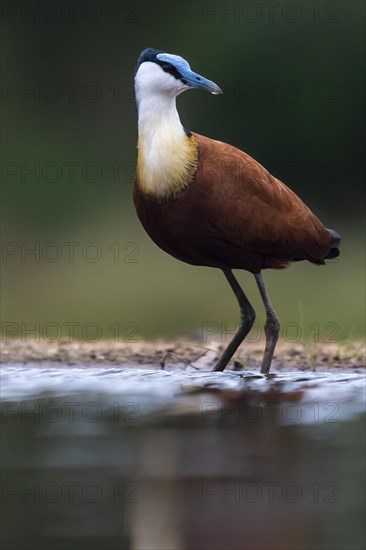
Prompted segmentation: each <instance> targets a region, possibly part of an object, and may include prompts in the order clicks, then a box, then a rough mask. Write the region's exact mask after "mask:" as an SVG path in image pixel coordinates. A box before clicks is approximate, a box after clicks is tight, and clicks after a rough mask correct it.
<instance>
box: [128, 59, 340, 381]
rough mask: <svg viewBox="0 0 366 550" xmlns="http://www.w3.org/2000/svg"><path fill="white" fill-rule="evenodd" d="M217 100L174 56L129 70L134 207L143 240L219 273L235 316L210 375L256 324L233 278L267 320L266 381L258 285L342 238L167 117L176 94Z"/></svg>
mask: <svg viewBox="0 0 366 550" xmlns="http://www.w3.org/2000/svg"><path fill="white" fill-rule="evenodd" d="M190 89H199V90H204V91H206V92H210V93H211V94H215V95H216V94H221V93H223V92H222V90H221V88H220V87H219V86H218V85H217V84H215V83H214V82H213V81H211V80H208V79H207V78H205V77H203V76H201V75H200V74H197V73H195V72H194V71H193V70H192V69H191V67H190V65H189V63H188V61H186V60H185V59H184V58H183V57H181V56H179V55H175V54H170V53H167V52H164V51H163V50H158V49H154V48H147V49H145V50H144V51H142V53H141V54H140V56H139V58H138V61H137V66H136V70H135V78H134V90H135V102H136V107H137V115H138V143H137V166H136V177H135V181H134V185H133V200H134V206H135V210H136V213H137V216H138V218H139V220H140V222H141V224H142V226H143V227H144V229H145V231H146V232H147V234H148V235H149V236H150V238H151V239H152V240H153V241H154V242H155V243H156V245H158V246H159V247H160V248H161V249H162V250H164V251H165V252H167V253H168V254H170V255H171V256H173V257H174V258H176V259H178V260H181V261H183V262H186V263H188V264H190V265H194V266H206V267H212V268H217V269H220V270H221V271H222V272H223V274H224V276H225V277H226V279H227V281H228V283H229V285H230V287H231V289H232V291H233V293H234V295H235V297H236V300H237V302H238V304H239V309H240V323H239V328H238V330H237V332H236V333H235V335H234V336H233V338H232V340H231V341H230V342H229V344H228V346H227V347H226V349H225V350H224V351H223V353H222V355H221V356H220V357H219V358H218V360H217V362H216V363H215V365H214V367H213V369H212V370H213V371H215V372H219V371H224V369H225V368H226V366H227V365H228V363H229V362H230V361H231V359H232V358H233V356H234V354H235V352H236V351H237V349H238V347H239V346H240V344H241V343H242V342H243V340H244V339H245V337H246V336H247V334H248V333H249V331H250V330H251V328H252V326H253V323H254V321H255V316H256V313H255V310H254V308H253V306H252V305H251V303H250V301H249V300H248V298H247V296H246V295H245V293H244V291H243V289H242V287H241V286H240V285H239V283H238V281H237V279H236V277H235V275H234V274H233V270H234V269H237V270H245V271H248V272H250V273H251V274H252V275H253V276H254V278H255V281H256V284H257V286H258V290H259V294H260V296H261V298H262V301H263V304H264V309H265V313H266V321H265V325H264V333H265V339H266V343H265V349H264V353H263V359H262V363H261V369H260V372H261V373H262V374H268V373H269V371H270V367H271V363H272V359H273V354H274V351H275V347H276V344H277V340H278V337H279V331H280V324H279V320H278V318H277V315H276V313H275V311H274V308H273V306H272V303H271V301H270V298H269V294H268V292H267V288H266V286H265V284H264V281H263V277H262V270H264V269H283V268H285V267H287V266H289V265H290V264H291V262H298V261H301V260H307V261H309V262H311V263H313V264H316V265H323V264H325V260H328V259H332V258H336V257H337V256H339V253H340V252H339V245H340V240H341V237H340V235H339V234H338V233H337V232H336V231H335V230H332V229H326V228H325V227H324V225H323V224H322V222H321V221H320V220H319V219H318V218H317V217H316V216H315V215H314V214H313V213H312V212H311V210H310V209H309V208H308V207H307V206H306V205H305V204H304V203H303V202H302V200H301V199H300V198H299V197H298V196H297V195H296V194H295V193H294V192H293V191H292V190H291V189H289V188H288V187H287V186H286V185H285V184H284V183H282V182H281V181H280V180H279V179H277V178H276V177H274V176H273V175H271V174H270V173H269V172H268V171H267V170H266V169H265V168H264V167H263V166H262V165H261V164H260V163H259V162H257V161H256V160H255V159H254V158H252V157H251V156H250V155H248V154H246V153H245V152H243V151H241V150H240V149H237V148H236V147H234V146H232V145H229V144H227V143H224V142H221V141H217V140H214V139H211V138H208V137H205V136H203V135H200V134H198V133H195V132H193V131H190V130H188V129H186V128H185V127H184V126H183V125H182V123H181V121H180V117H179V114H178V111H177V108H176V98H177V97H178V96H179V95H180V94H181V93H182V92H184V91H186V90H190Z"/></svg>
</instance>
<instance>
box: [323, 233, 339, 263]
mask: <svg viewBox="0 0 366 550" xmlns="http://www.w3.org/2000/svg"><path fill="white" fill-rule="evenodd" d="M327 231H328V233H329V235H330V237H331V239H332V241H331V249H330V251H329V253H328V255H327V256H325V258H324V259H325V260H331V259H333V258H337V257H338V256H339V248H338V247H339V245H340V243H341V236H340V234H339V233H337V231H335V230H334V229H328V230H327Z"/></svg>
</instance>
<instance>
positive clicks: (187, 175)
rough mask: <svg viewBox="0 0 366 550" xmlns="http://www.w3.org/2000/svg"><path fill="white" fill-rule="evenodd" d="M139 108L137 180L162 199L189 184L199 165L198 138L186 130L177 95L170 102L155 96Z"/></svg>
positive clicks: (142, 188) (141, 186)
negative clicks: (179, 110)
mask: <svg viewBox="0 0 366 550" xmlns="http://www.w3.org/2000/svg"><path fill="white" fill-rule="evenodd" d="M138 109H139V137H138V160H137V184H138V186H139V187H140V189H141V191H142V192H143V193H145V194H147V195H151V196H152V197H155V198H157V199H159V200H165V199H168V198H173V197H175V196H177V195H179V193H181V192H182V191H183V190H184V189H186V188H187V187H188V185H189V182H190V181H191V179H192V177H193V175H194V173H195V171H196V169H197V162H198V148H197V141H196V138H195V137H194V136H193V135H191V136H190V137H188V136H187V134H186V133H185V131H184V128H183V126H182V124H181V122H180V120H179V116H178V113H177V110H176V107H175V98H174V99H172V98H170V101H168V100H167V101H166V102H162V101H161V100H159V101H157V98H151V99H150V101H144V102H141V103H140V104H139V105H138Z"/></svg>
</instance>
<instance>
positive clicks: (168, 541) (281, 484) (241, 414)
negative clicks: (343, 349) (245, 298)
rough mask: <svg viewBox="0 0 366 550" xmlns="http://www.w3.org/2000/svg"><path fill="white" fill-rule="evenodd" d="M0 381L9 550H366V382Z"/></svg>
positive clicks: (357, 378)
mask: <svg viewBox="0 0 366 550" xmlns="http://www.w3.org/2000/svg"><path fill="white" fill-rule="evenodd" d="M1 379H2V384H1V398H2V408H1V412H2V428H3V430H2V431H3V453H2V500H3V518H2V519H3V529H2V536H3V548H9V549H10V548H12V549H19V548H22V549H23V548H24V549H28V548H39V549H43V548H55V549H60V550H61V549H64V548H65V549H66V548H71V549H75V550H76V549H82V548H88V549H98V550H99V549H109V548H111V549H114V548H118V549H121V548H123V549H124V548H126V549H129V548H132V549H136V550H143V549H144V550H148V549H152V548H154V549H155V548H156V549H159V550H163V549H177V550H178V549H179V550H180V549H182V550H186V549H187V550H188V549H195V550H196V549H197V550H199V549H207V548H209V549H210V550H211V549H212V550H215V549H217V550H222V549H224V548H225V549H228V550H229V549H230V550H231V549H235V550H238V549H248V550H249V549H250V550H252V549H263V548H266V549H280V548H281V549H291V550H294V549H301V550H304V549H308V548H309V549H310V548H317V549H321V550H323V549H328V548H329V549H332V550H334V549H339V550H341V549H342V550H343V549H345V548H347V549H359V548H363V547H364V543H365V540H364V527H363V519H364V512H365V501H364V491H363V489H362V484H363V473H364V458H365V447H364V443H365V441H364V428H365V378H364V375H363V374H361V373H348V372H344V373H303V372H291V373H287V374H286V373H282V372H281V373H274V374H271V375H269V376H262V375H259V374H258V373H255V372H248V371H245V372H244V373H243V372H227V373H211V372H207V371H195V370H193V369H192V371H190V372H187V371H186V370H184V369H183V368H181V367H180V366H177V367H174V368H173V367H172V368H170V369H166V370H158V369H152V368H135V367H134V366H131V367H127V368H126V367H123V368H116V367H115V366H99V367H90V366H85V367H70V366H68V365H59V366H57V367H54V366H39V365H26V366H24V365H4V366H3V367H2V377H1Z"/></svg>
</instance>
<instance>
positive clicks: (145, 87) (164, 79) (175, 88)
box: [135, 61, 190, 102]
mask: <svg viewBox="0 0 366 550" xmlns="http://www.w3.org/2000/svg"><path fill="white" fill-rule="evenodd" d="M189 88H190V86H187V85H185V84H183V82H182V81H181V80H179V79H177V78H175V77H174V76H173V75H171V74H169V73H167V72H165V71H163V69H162V68H161V67H160V66H159V65H158V64H157V63H153V62H152V61H145V62H144V63H141V65H140V67H139V69H138V71H137V73H136V76H135V92H136V99H137V101H138V102H139V101H140V100H141V99H143V98H144V97H151V96H155V97H156V96H159V97H164V96H165V97H170V98H174V97H176V96H178V95H179V94H181V93H182V92H184V90H188V89H189Z"/></svg>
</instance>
